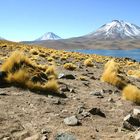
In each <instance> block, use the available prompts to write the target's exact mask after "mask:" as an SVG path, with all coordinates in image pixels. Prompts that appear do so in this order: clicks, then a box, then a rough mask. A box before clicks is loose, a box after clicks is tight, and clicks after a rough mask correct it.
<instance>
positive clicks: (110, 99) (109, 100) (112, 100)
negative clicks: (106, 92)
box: [107, 97, 115, 103]
mask: <svg viewBox="0 0 140 140" xmlns="http://www.w3.org/2000/svg"><path fill="white" fill-rule="evenodd" d="M107 101H108V102H111V103H115V101H114V99H113V98H111V97H110V98H108V100H107Z"/></svg>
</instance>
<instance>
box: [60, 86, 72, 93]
mask: <svg viewBox="0 0 140 140" xmlns="http://www.w3.org/2000/svg"><path fill="white" fill-rule="evenodd" d="M60 90H61V91H63V92H69V91H70V89H69V87H68V86H67V85H61V87H60Z"/></svg>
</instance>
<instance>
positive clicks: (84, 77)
mask: <svg viewBox="0 0 140 140" xmlns="http://www.w3.org/2000/svg"><path fill="white" fill-rule="evenodd" d="M79 79H80V80H81V81H87V78H86V76H83V75H81V76H80V77H79Z"/></svg>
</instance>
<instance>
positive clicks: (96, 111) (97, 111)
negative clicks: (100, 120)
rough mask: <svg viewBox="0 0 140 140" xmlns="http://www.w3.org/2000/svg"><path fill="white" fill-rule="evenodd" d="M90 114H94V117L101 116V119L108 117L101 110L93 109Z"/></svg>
mask: <svg viewBox="0 0 140 140" xmlns="http://www.w3.org/2000/svg"><path fill="white" fill-rule="evenodd" d="M89 112H90V113H91V114H92V115H99V116H101V117H104V118H105V117H106V115H105V114H104V113H103V112H102V111H101V110H100V108H92V109H91V110H89Z"/></svg>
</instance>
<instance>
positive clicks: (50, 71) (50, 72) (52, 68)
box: [46, 65, 57, 77]
mask: <svg viewBox="0 0 140 140" xmlns="http://www.w3.org/2000/svg"><path fill="white" fill-rule="evenodd" d="M46 74H47V75H50V76H54V77H57V74H56V70H55V66H54V65H52V66H49V67H48V68H47V69H46Z"/></svg>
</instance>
